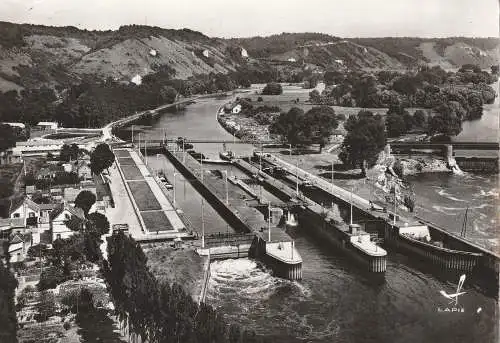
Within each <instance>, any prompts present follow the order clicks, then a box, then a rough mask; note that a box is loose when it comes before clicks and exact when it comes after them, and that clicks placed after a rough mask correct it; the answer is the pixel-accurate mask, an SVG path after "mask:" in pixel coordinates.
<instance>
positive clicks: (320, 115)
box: [304, 106, 339, 148]
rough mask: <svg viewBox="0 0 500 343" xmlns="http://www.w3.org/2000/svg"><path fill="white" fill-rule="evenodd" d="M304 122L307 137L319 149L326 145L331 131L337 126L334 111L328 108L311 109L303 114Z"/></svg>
mask: <svg viewBox="0 0 500 343" xmlns="http://www.w3.org/2000/svg"><path fill="white" fill-rule="evenodd" d="M304 120H305V125H304V130H306V132H307V136H309V137H310V139H311V141H313V142H315V143H319V145H320V148H323V147H324V146H325V145H326V144H327V143H328V141H329V138H330V135H331V134H332V131H333V130H334V129H336V128H337V127H338V126H339V123H338V120H337V116H336V114H335V111H334V110H333V108H331V107H329V106H319V107H313V108H311V109H310V110H309V111H307V113H306V114H305V117H304Z"/></svg>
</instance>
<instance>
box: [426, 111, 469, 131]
mask: <svg viewBox="0 0 500 343" xmlns="http://www.w3.org/2000/svg"><path fill="white" fill-rule="evenodd" d="M433 111H434V112H435V114H434V115H433V116H432V118H431V119H430V120H429V127H428V129H427V130H428V133H429V135H435V134H441V135H443V136H446V137H451V136H456V135H458V134H459V133H460V132H461V131H462V121H461V119H460V118H459V117H458V116H457V114H456V113H455V111H454V108H453V106H451V105H450V104H449V103H447V104H442V105H440V106H438V107H436V108H434V109H433Z"/></svg>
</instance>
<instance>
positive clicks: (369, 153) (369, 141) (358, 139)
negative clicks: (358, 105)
mask: <svg viewBox="0 0 500 343" xmlns="http://www.w3.org/2000/svg"><path fill="white" fill-rule="evenodd" d="M344 127H345V129H346V130H347V135H346V137H345V138H344V143H343V145H342V152H341V153H340V155H339V157H340V159H341V160H342V161H343V163H344V164H347V165H349V166H352V167H357V166H361V168H362V173H363V175H365V174H366V170H365V162H366V163H367V164H368V166H373V165H374V164H375V162H376V161H377V158H378V154H379V153H380V151H382V150H383V149H384V147H385V144H386V141H387V138H386V134H385V128H384V123H383V122H382V118H381V117H380V116H379V115H373V113H371V112H369V111H360V112H359V113H358V116H357V117H356V116H350V117H349V119H347V121H346V123H345V124H344Z"/></svg>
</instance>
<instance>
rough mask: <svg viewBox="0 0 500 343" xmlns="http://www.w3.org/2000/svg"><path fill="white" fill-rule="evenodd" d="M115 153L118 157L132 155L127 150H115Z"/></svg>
mask: <svg viewBox="0 0 500 343" xmlns="http://www.w3.org/2000/svg"><path fill="white" fill-rule="evenodd" d="M114 153H115V156H117V157H130V153H129V152H128V151H127V150H115V151H114Z"/></svg>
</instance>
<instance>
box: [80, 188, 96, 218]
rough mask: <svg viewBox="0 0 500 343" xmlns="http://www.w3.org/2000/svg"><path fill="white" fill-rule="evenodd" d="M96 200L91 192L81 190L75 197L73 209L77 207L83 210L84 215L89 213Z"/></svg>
mask: <svg viewBox="0 0 500 343" xmlns="http://www.w3.org/2000/svg"><path fill="white" fill-rule="evenodd" d="M96 200H97V198H96V196H95V194H94V193H92V192H91V191H87V190H83V191H81V192H80V193H78V195H77V196H76V199H75V207H79V208H81V209H82V210H83V212H84V213H85V215H87V214H88V213H89V211H90V208H91V207H92V205H94V204H95V202H96Z"/></svg>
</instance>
